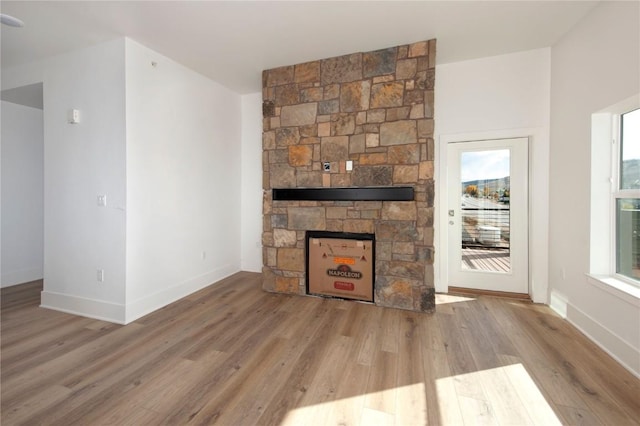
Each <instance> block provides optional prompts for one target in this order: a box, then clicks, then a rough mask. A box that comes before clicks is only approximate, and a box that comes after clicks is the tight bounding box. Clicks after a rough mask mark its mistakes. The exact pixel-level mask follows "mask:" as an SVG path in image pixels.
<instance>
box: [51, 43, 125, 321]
mask: <svg viewBox="0 0 640 426" xmlns="http://www.w3.org/2000/svg"><path fill="white" fill-rule="evenodd" d="M43 77H44V164H45V167H44V181H45V184H44V205H45V215H44V291H43V292H42V306H45V307H50V308H53V309H58V310H62V311H68V312H71V313H77V314H81V315H85V316H90V317H96V318H104V319H107V320H110V321H115V322H124V319H125V318H124V303H125V297H124V296H125V211H124V210H125V96H124V95H125V86H124V83H125V81H124V39H119V40H115V41H111V42H107V43H103V44H100V45H97V46H93V47H90V48H86V49H82V50H78V51H75V52H72V53H68V54H64V55H60V56H57V57H54V58H52V59H50V60H49V61H47V63H46V65H45V70H44V73H43ZM71 108H77V109H79V110H80V114H81V116H80V117H81V122H80V123H79V124H69V123H68V112H69V110H70V109H71ZM98 194H106V195H107V207H98V205H97V202H96V198H97V195H98ZM98 268H100V269H104V271H105V279H104V282H98V281H97V276H96V270H97V269H98Z"/></svg>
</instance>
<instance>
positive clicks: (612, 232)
mask: <svg viewBox="0 0 640 426" xmlns="http://www.w3.org/2000/svg"><path fill="white" fill-rule="evenodd" d="M589 276H590V277H591V278H592V279H591V280H590V281H589V282H591V283H593V284H594V285H598V286H601V287H602V286H604V287H603V288H605V289H611V288H613V290H611V291H612V292H614V293H615V294H620V295H621V297H625V298H626V297H629V296H631V297H632V298H634V299H636V301H637V299H640V95H635V96H633V97H631V98H629V99H626V100H624V101H622V102H619V103H617V104H615V105H612V106H610V107H607V108H605V109H604V110H602V111H599V112H597V113H595V114H593V115H592V116H591V227H590V267H589ZM634 303H635V302H634Z"/></svg>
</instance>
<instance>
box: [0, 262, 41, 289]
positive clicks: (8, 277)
mask: <svg viewBox="0 0 640 426" xmlns="http://www.w3.org/2000/svg"><path fill="white" fill-rule="evenodd" d="M43 276H44V272H43V268H42V266H40V267H36V268H26V269H19V270H17V271H8V272H7V271H2V278H0V282H1V284H0V287H1V288H4V287H11V286H14V285H18V284H24V283H28V282H31V281H35V280H41V279H42V277H43Z"/></svg>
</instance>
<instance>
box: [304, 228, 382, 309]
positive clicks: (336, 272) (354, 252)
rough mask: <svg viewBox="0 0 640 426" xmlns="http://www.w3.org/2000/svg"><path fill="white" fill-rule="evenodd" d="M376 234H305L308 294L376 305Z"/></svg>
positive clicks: (310, 232)
mask: <svg viewBox="0 0 640 426" xmlns="http://www.w3.org/2000/svg"><path fill="white" fill-rule="evenodd" d="M374 282H375V235H374V234H364V233H362V234H361V233H346V232H329V231H307V232H306V288H307V294H311V295H316V296H323V297H334V298H340V299H353V300H361V301H365V302H374V294H375V292H374V289H373V285H374Z"/></svg>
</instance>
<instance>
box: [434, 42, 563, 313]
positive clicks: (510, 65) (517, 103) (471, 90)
mask: <svg viewBox="0 0 640 426" xmlns="http://www.w3.org/2000/svg"><path fill="white" fill-rule="evenodd" d="M549 93H550V49H549V48H545V49H536V50H531V51H525V52H518V53H513V54H508V55H500V56H494V57H489V58H482V59H476V60H471V61H463V62H456V63H451V64H445V65H438V66H437V67H436V87H435V96H436V98H435V124H436V129H435V139H436V158H437V161H436V177H435V178H436V185H437V189H436V212H437V215H436V290H437V291H441V292H446V291H447V288H448V284H447V262H446V260H447V248H448V247H447V238H446V237H447V229H446V227H447V226H448V225H447V216H446V214H447V207H446V200H447V197H446V194H447V185H446V169H445V166H446V164H447V161H446V159H447V143H448V142H451V141H465V140H475V139H499V138H510V137H529V138H530V142H529V169H530V170H529V190H530V194H529V195H530V196H529V228H530V232H529V245H530V250H529V267H530V272H529V275H530V276H529V282H530V287H531V290H532V292H531V293H530V294H531V295H532V297H533V300H534V301H536V302H547V301H548V288H547V272H548V269H547V264H548V259H547V233H548V191H549V188H548V179H549V177H548V165H549Z"/></svg>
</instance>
